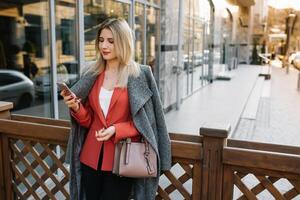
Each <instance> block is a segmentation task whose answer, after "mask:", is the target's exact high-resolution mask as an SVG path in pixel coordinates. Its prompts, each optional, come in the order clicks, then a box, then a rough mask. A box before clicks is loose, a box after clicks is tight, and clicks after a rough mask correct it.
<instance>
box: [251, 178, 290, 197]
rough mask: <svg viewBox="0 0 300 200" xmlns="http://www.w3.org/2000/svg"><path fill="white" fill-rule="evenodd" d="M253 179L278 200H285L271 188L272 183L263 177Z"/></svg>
mask: <svg viewBox="0 0 300 200" xmlns="http://www.w3.org/2000/svg"><path fill="white" fill-rule="evenodd" d="M255 177H256V178H257V179H258V180H259V181H260V182H261V184H262V185H263V186H264V187H265V188H266V189H267V190H268V191H269V192H270V193H271V194H272V195H273V196H274V197H275V199H278V200H286V198H284V196H282V194H281V193H280V192H279V191H278V190H277V189H276V188H275V187H274V186H273V184H272V182H271V181H270V180H268V179H267V178H266V177H265V176H258V175H255Z"/></svg>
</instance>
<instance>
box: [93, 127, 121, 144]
mask: <svg viewBox="0 0 300 200" xmlns="http://www.w3.org/2000/svg"><path fill="white" fill-rule="evenodd" d="M115 133H116V128H115V127H114V126H110V127H108V128H107V129H105V128H103V129H101V130H99V131H96V140H97V141H99V142H100V141H107V140H109V139H110V138H111V137H112V136H113V135H114V134H115Z"/></svg>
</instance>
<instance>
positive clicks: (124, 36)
mask: <svg viewBox="0 0 300 200" xmlns="http://www.w3.org/2000/svg"><path fill="white" fill-rule="evenodd" d="M103 29H109V30H110V31H111V32H112V35H113V40H114V47H115V51H116V56H117V59H118V61H119V63H120V66H119V78H118V82H117V85H116V87H127V82H128V77H129V76H134V77H137V76H138V75H139V73H140V67H139V65H138V64H137V63H136V62H135V61H134V59H133V56H134V37H133V32H132V30H131V28H130V27H129V25H128V23H127V22H126V21H125V20H124V19H121V18H118V19H116V18H108V19H106V20H105V21H103V22H102V23H101V25H100V27H99V30H98V33H97V37H96V44H95V48H96V53H97V54H96V55H97V62H96V63H95V64H94V65H92V66H90V67H89V68H88V69H87V71H86V72H87V73H88V72H91V73H93V74H95V75H97V74H100V73H101V72H103V71H104V70H105V66H106V61H105V60H104V59H103V57H102V55H101V53H100V49H99V42H100V41H99V38H100V34H101V31H102V30H103Z"/></svg>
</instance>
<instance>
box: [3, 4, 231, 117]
mask: <svg viewBox="0 0 300 200" xmlns="http://www.w3.org/2000/svg"><path fill="white" fill-rule="evenodd" d="M180 1H181V3H182V6H181V7H180V6H179V3H180ZM211 6H212V0H187V1H182V0H176V1H174V0H53V1H52V0H18V1H17V0H2V1H0V101H10V102H13V103H14V108H15V109H14V110H13V113H18V114H26V115H33V116H40V117H51V118H62V119H68V115H69V114H68V109H67V108H66V106H65V105H64V103H63V101H62V99H61V97H59V91H58V89H57V86H56V84H55V83H56V82H57V81H60V82H61V81H63V82H66V83H67V84H68V85H69V86H70V87H71V86H72V85H73V84H74V83H75V82H76V81H77V80H78V79H79V78H80V72H81V71H82V68H83V67H84V66H85V65H86V64H87V63H88V62H91V61H94V60H95V59H96V51H95V39H96V33H97V30H98V28H99V24H100V23H101V22H102V21H103V20H104V19H106V18H107V17H122V18H124V19H125V20H127V22H128V23H129V24H130V26H131V28H132V29H133V31H134V35H135V55H134V59H135V60H136V61H137V62H138V63H141V64H147V65H149V66H151V68H152V70H153V73H154V76H155V79H156V81H157V83H158V85H159V89H160V93H161V97H162V101H163V106H164V108H165V109H167V108H168V107H170V106H171V105H173V104H174V103H176V101H180V102H181V101H182V100H184V99H185V98H186V97H188V96H189V95H191V94H193V93H194V92H195V91H197V90H198V89H199V88H201V87H202V86H204V85H206V84H208V83H209V80H208V77H209V68H210V67H211V66H210V65H209V62H214V63H216V62H217V63H222V62H223V63H224V62H225V61H224V59H221V58H220V57H221V55H222V53H221V52H222V51H221V50H222V48H221V45H219V48H218V49H215V50H213V52H212V50H211V49H210V48H209V47H210V46H212V45H211V43H212V41H214V40H218V39H216V37H214V34H215V33H214V32H213V31H212V30H211V27H212V26H211V25H212V23H213V22H212V19H211V16H212V15H213V13H211V12H212V7H211ZM173 8H174V9H173ZM171 9H172V10H171ZM180 16H181V17H182V24H181V27H179V26H178V20H179V17H180ZM180 29H181V32H182V34H179V33H180ZM227 29H228V28H227ZM227 29H226V27H225V29H224V30H227ZM229 29H230V27H229ZM219 35H221V34H219ZM179 40H180V41H179ZM215 43H216V42H215ZM178 44H182V47H180V48H179V47H178ZM178 52H181V53H180V54H177V53H178ZM210 53H212V54H213V55H215V58H214V57H210V56H209V55H210ZM178 55H181V57H180V59H179V57H178ZM217 57H218V58H217ZM216 58H217V59H216ZM212 59H215V60H212ZM180 61H181V62H180ZM176 63H179V65H180V67H181V69H182V70H181V74H180V76H178V77H179V79H176V75H174V70H173V67H174V65H176ZM177 84H178V85H180V86H181V87H179V90H176V88H175V85H177ZM177 94H179V95H177ZM175 96H179V99H178V98H176V97H175Z"/></svg>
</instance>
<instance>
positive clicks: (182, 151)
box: [171, 140, 202, 160]
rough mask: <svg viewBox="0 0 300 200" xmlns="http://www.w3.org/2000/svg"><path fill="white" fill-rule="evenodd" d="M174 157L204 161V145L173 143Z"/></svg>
mask: <svg viewBox="0 0 300 200" xmlns="http://www.w3.org/2000/svg"><path fill="white" fill-rule="evenodd" d="M171 151H172V156H174V157H179V158H185V159H195V160H201V159H202V145H201V144H197V143H191V142H182V141H174V140H173V141H172V145H171Z"/></svg>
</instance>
